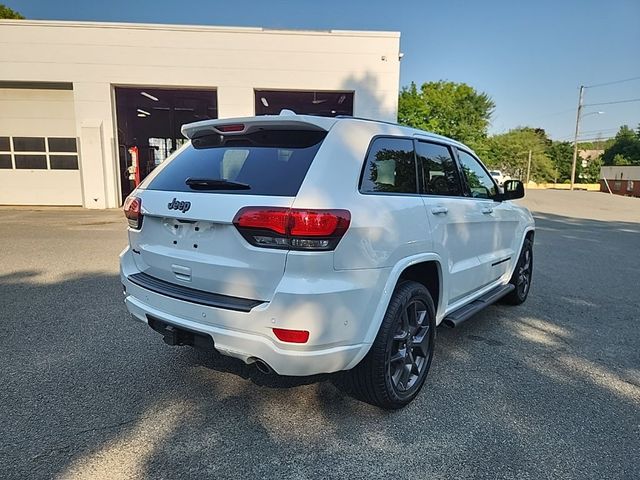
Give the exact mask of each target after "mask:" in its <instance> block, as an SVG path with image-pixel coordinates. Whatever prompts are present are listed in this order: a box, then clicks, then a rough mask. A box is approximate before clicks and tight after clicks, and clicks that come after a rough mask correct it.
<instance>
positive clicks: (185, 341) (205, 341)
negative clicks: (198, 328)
mask: <svg viewBox="0 0 640 480" xmlns="http://www.w3.org/2000/svg"><path fill="white" fill-rule="evenodd" d="M147 322H148V323H149V326H150V327H151V328H152V329H153V330H155V331H156V332H158V333H159V334H161V335H162V339H163V340H164V343H166V344H167V345H172V346H182V345H189V346H191V347H196V348H202V349H204V350H212V349H213V348H214V346H213V339H212V338H211V337H210V336H209V335H206V334H203V333H200V332H195V331H193V330H189V329H185V328H182V327H178V326H176V325H171V324H169V323H166V322H163V321H162V320H158V319H157V318H154V317H152V316H150V315H147Z"/></svg>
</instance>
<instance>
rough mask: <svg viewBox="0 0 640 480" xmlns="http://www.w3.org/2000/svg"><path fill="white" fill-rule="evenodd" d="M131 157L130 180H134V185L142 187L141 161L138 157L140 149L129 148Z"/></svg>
mask: <svg viewBox="0 0 640 480" xmlns="http://www.w3.org/2000/svg"><path fill="white" fill-rule="evenodd" d="M129 155H131V166H130V167H129V169H128V170H129V180H133V182H134V185H135V186H136V187H137V186H138V185H140V159H139V156H138V147H136V146H133V147H129Z"/></svg>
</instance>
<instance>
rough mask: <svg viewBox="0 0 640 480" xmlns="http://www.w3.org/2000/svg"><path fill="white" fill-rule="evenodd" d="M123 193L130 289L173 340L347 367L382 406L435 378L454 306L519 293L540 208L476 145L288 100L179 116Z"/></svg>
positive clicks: (276, 364)
mask: <svg viewBox="0 0 640 480" xmlns="http://www.w3.org/2000/svg"><path fill="white" fill-rule="evenodd" d="M182 132H183V134H184V135H185V136H186V137H188V138H189V139H190V140H191V141H190V142H189V143H187V144H186V145H185V146H183V147H182V148H181V149H179V150H178V151H177V152H176V153H175V154H173V155H172V156H171V157H170V158H169V159H167V160H166V161H165V162H164V163H163V164H162V165H161V166H159V167H158V168H157V169H156V170H154V171H153V172H152V173H151V174H150V175H149V177H147V178H146V179H145V181H144V182H143V183H142V184H141V185H140V186H139V187H138V188H137V189H136V190H135V191H134V192H133V193H132V194H131V196H130V197H129V198H128V199H127V201H126V202H125V207H124V209H125V214H126V217H127V218H128V222H129V247H127V248H126V249H125V250H124V251H123V252H122V254H121V256H120V264H121V279H122V283H123V285H124V290H125V297H126V299H125V302H126V305H127V307H128V309H129V311H130V312H131V313H132V314H133V316H134V317H135V318H137V319H139V320H141V321H143V322H146V323H148V324H149V326H150V327H151V328H153V329H154V330H156V331H158V332H160V333H162V335H163V336H164V339H165V341H166V342H167V343H169V344H170V345H192V346H200V345H212V346H214V348H215V349H216V350H218V351H219V352H221V353H222V354H225V355H230V356H232V357H237V358H240V359H241V360H243V361H245V362H247V363H253V362H255V363H256V365H257V366H258V367H259V369H260V370H262V371H273V372H275V373H277V374H280V375H312V374H317V373H327V372H338V371H341V370H350V372H348V373H347V375H346V377H347V379H348V381H349V384H350V385H349V387H350V390H352V392H353V393H354V394H356V396H358V397H360V398H361V399H364V400H365V401H368V402H370V403H372V404H375V405H379V406H381V407H383V408H399V407H402V406H403V405H406V404H407V403H409V402H410V401H411V400H412V399H413V398H414V397H415V396H416V395H417V394H418V392H419V390H420V388H421V387H422V385H423V384H424V381H425V377H426V375H427V372H428V370H429V366H430V364H431V359H432V356H433V351H434V339H435V329H436V326H437V325H439V324H440V323H443V322H444V323H445V324H447V325H450V326H455V325H458V324H460V323H461V322H463V321H465V320H467V319H468V318H469V317H471V316H472V315H473V314H474V313H476V312H478V311H479V310H481V309H482V308H484V307H486V306H487V305H489V304H491V303H493V302H495V301H497V300H499V299H502V300H506V301H507V302H508V303H511V304H519V303H522V302H523V301H524V300H525V299H526V297H527V294H528V292H529V286H530V284H531V274H532V265H533V264H532V244H533V235H534V223H533V219H532V217H531V214H530V213H529V211H528V210H526V209H525V208H522V207H519V206H517V205H514V204H513V203H511V202H510V201H509V200H510V199H514V198H520V197H522V196H523V195H524V190H523V186H522V184H521V183H520V182H518V181H515V180H512V181H507V182H505V188H504V192H500V191H499V190H498V188H497V185H496V184H495V182H494V180H493V179H492V177H491V175H489V173H488V172H487V170H486V169H485V167H484V166H483V165H482V163H481V162H480V161H479V160H478V158H477V157H476V156H475V155H474V154H473V152H472V151H471V150H470V149H469V148H467V147H465V146H464V145H462V144H460V143H458V142H456V141H454V140H450V139H448V138H444V137H441V136H437V135H433V134H430V133H426V132H423V131H419V130H414V129H411V128H406V127H402V126H399V125H395V124H389V123H383V122H377V121H370V120H362V119H356V118H322V117H312V116H303V115H280V116H264V117H254V118H239V119H233V120H207V121H203V122H197V123H192V124H189V125H185V126H183V127H182Z"/></svg>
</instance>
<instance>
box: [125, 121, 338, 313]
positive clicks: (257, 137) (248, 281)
mask: <svg viewBox="0 0 640 480" xmlns="http://www.w3.org/2000/svg"><path fill="white" fill-rule="evenodd" d="M325 136H326V132H325V131H321V130H318V129H316V130H308V129H307V130H305V129H303V128H300V129H292V128H290V127H289V128H288V129H286V130H278V129H271V130H270V129H269V128H268V127H262V128H260V129H257V130H254V131H249V132H247V133H240V134H238V133H237V132H235V133H234V134H232V135H224V134H219V133H213V132H212V134H210V135H206V136H202V137H199V138H196V139H194V140H193V141H192V142H191V143H190V144H188V145H187V146H186V147H184V148H183V149H181V150H180V151H179V152H178V153H177V154H176V155H175V156H174V157H172V158H170V159H168V160H167V161H166V162H165V163H164V164H162V165H161V166H160V167H159V168H158V169H156V170H155V171H154V172H153V173H152V174H151V175H150V176H149V177H148V178H147V179H146V180H145V182H144V183H143V184H142V185H141V188H140V189H138V190H137V191H136V192H135V195H136V196H138V197H139V198H141V200H142V212H143V215H144V216H143V221H142V228H141V229H140V230H130V232H129V238H130V244H131V248H132V251H133V252H134V258H135V261H136V265H137V266H138V268H139V269H140V271H141V272H144V273H146V274H148V275H150V276H152V277H155V278H159V279H161V280H165V281H168V282H172V283H176V284H180V285H183V286H187V287H190V288H194V289H197V290H203V291H206V292H211V293H218V294H224V295H231V296H236V297H243V298H250V299H255V300H262V301H268V300H270V299H271V298H272V296H273V293H274V291H275V289H276V287H277V285H278V283H279V282H280V279H281V278H282V275H283V273H284V267H285V260H286V255H287V250H279V249H267V248H259V247H255V246H252V245H250V244H249V243H248V242H247V241H246V240H245V239H244V238H243V237H242V236H241V235H240V233H239V232H238V230H237V229H236V228H235V226H234V224H233V220H234V217H235V216H236V214H237V213H238V211H239V210H240V209H241V208H242V207H246V206H269V207H290V206H291V204H292V203H293V200H294V198H295V196H296V194H297V192H298V189H299V188H300V185H301V184H302V181H303V179H304V177H305V175H306V173H307V170H308V169H309V166H310V165H311V162H312V161H313V159H314V157H315V155H316V153H317V151H318V150H319V148H320V146H321V144H322V141H323V140H324V137H325Z"/></svg>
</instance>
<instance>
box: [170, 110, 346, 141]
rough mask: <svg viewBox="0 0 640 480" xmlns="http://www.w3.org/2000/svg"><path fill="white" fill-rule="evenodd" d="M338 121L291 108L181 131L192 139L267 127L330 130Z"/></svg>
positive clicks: (189, 126)
mask: <svg viewBox="0 0 640 480" xmlns="http://www.w3.org/2000/svg"><path fill="white" fill-rule="evenodd" d="M337 121H338V120H337V119H336V118H333V117H315V116H311V115H296V114H295V113H294V112H292V111H291V110H283V111H282V112H281V113H280V115H264V116H260V117H243V118H225V119H217V120H203V121H200V122H194V123H187V124H185V125H183V126H182V129H181V131H182V134H183V135H184V136H185V137H187V138H188V139H190V140H191V139H194V138H198V137H203V136H206V135H225V136H226V135H245V134H247V133H250V132H254V131H256V130H265V129H269V130H287V129H294V130H316V131H328V130H329V129H330V128H331V127H332V126H333V125H334V124H335V123H336V122H337Z"/></svg>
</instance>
